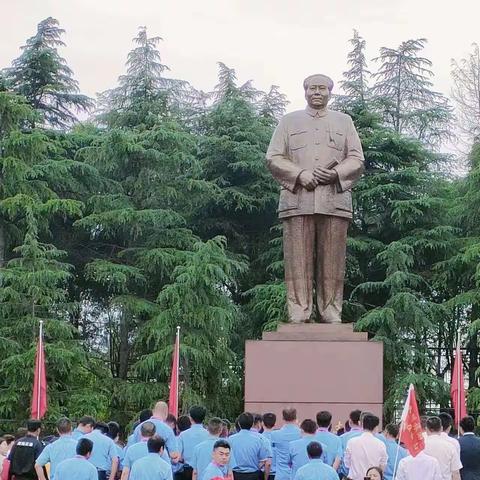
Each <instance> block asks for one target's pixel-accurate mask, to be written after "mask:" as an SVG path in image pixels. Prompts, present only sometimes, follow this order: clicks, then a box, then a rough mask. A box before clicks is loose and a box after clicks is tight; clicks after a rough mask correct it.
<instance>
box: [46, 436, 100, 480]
mask: <svg viewBox="0 0 480 480" xmlns="http://www.w3.org/2000/svg"><path fill="white" fill-rule="evenodd" d="M92 449H93V442H92V441H91V440H89V439H88V438H81V439H80V440H79V441H78V443H77V448H76V453H77V454H76V456H75V457H73V458H67V459H66V460H63V461H62V462H60V463H59V464H58V466H57V469H56V472H55V479H56V480H73V479H74V480H98V472H97V469H96V468H95V467H94V466H93V465H92V464H91V463H90V462H89V461H88V459H89V458H90V455H91V454H92Z"/></svg>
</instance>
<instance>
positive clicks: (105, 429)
mask: <svg viewBox="0 0 480 480" xmlns="http://www.w3.org/2000/svg"><path fill="white" fill-rule="evenodd" d="M95 430H100V431H101V432H102V433H103V434H104V435H108V425H107V424H106V423H105V422H97V423H96V424H95Z"/></svg>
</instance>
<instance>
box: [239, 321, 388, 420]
mask: <svg viewBox="0 0 480 480" xmlns="http://www.w3.org/2000/svg"><path fill="white" fill-rule="evenodd" d="M286 406H291V407H295V408H296V409H297V412H298V418H299V420H300V421H301V420H303V419H305V418H312V419H315V415H316V413H317V412H318V411H320V410H329V411H330V412H331V413H332V415H333V422H334V425H335V424H336V423H337V422H338V421H341V422H342V423H343V422H345V420H346V419H347V418H348V414H349V413H350V411H351V410H354V409H357V408H358V409H360V410H363V411H365V410H368V411H371V412H372V413H375V414H376V415H378V416H379V417H380V419H381V418H382V407H383V344H382V343H380V342H369V341H368V338H367V334H366V333H357V332H354V331H353V325H352V324H340V325H330V324H320V323H313V324H297V325H296V324H284V325H281V326H280V327H279V328H278V331H276V332H265V333H264V334H263V338H262V340H249V341H247V343H246V351H245V410H246V411H249V412H254V413H266V412H274V413H276V414H277V418H278V419H279V423H281V418H282V417H281V412H282V409H283V408H285V407H286Z"/></svg>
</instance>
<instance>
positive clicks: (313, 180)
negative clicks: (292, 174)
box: [298, 167, 338, 191]
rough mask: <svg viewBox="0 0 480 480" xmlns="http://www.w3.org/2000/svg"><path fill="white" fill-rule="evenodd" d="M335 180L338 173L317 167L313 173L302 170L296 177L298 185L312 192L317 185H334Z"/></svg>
mask: <svg viewBox="0 0 480 480" xmlns="http://www.w3.org/2000/svg"><path fill="white" fill-rule="evenodd" d="M337 179H338V173H337V171H336V170H334V169H328V168H324V167H317V168H315V170H314V171H313V172H311V171H310V170H303V172H301V173H300V175H299V176H298V182H299V183H300V185H301V186H302V187H304V188H305V189H307V190H309V191H311V190H314V189H315V187H316V186H317V185H328V184H330V183H335V182H336V181H337Z"/></svg>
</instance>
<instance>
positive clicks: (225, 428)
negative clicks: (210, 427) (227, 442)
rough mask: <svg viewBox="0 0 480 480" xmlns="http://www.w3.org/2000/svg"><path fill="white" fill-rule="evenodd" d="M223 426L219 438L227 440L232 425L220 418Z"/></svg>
mask: <svg viewBox="0 0 480 480" xmlns="http://www.w3.org/2000/svg"><path fill="white" fill-rule="evenodd" d="M222 422H223V426H222V431H221V432H220V437H222V438H228V436H229V435H230V429H231V428H232V424H231V423H230V422H229V421H228V420H227V419H226V418H222Z"/></svg>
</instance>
